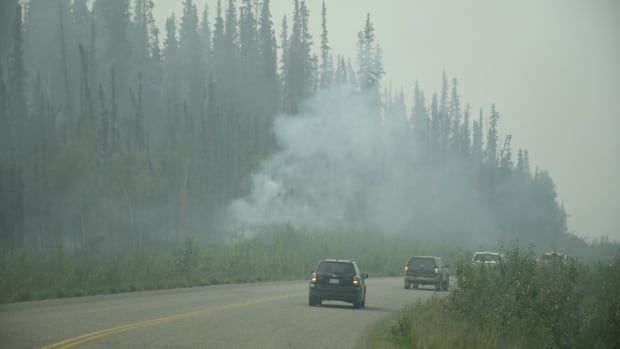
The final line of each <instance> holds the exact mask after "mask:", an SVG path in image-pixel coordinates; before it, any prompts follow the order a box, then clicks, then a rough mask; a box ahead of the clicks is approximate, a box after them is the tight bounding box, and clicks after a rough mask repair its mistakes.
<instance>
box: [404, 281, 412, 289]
mask: <svg viewBox="0 0 620 349" xmlns="http://www.w3.org/2000/svg"><path fill="white" fill-rule="evenodd" d="M409 288H411V283H409V282H405V290H408V289H409Z"/></svg>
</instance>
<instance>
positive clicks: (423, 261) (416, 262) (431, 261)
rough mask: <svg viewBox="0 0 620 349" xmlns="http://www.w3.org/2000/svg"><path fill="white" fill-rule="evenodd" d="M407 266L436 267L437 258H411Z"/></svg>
mask: <svg viewBox="0 0 620 349" xmlns="http://www.w3.org/2000/svg"><path fill="white" fill-rule="evenodd" d="M407 265H408V266H410V267H413V266H424V267H435V258H429V257H411V259H410V260H409V263H408V264H407Z"/></svg>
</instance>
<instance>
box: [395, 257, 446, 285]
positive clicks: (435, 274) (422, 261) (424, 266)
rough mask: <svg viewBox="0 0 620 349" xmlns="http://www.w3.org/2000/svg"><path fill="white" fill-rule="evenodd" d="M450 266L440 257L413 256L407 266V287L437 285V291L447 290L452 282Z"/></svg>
mask: <svg viewBox="0 0 620 349" xmlns="http://www.w3.org/2000/svg"><path fill="white" fill-rule="evenodd" d="M448 267H449V265H448V264H444V263H443V261H442V260H441V258H440V257H434V256H413V257H411V258H409V261H408V262H407V265H406V266H405V288H406V289H409V288H411V286H413V288H418V286H419V285H435V288H436V289H437V291H441V290H444V291H447V290H448V286H449V283H450V272H449V271H448Z"/></svg>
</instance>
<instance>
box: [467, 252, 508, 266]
mask: <svg viewBox="0 0 620 349" xmlns="http://www.w3.org/2000/svg"><path fill="white" fill-rule="evenodd" d="M503 262H504V256H503V255H502V254H501V253H499V252H474V255H473V257H472V258H471V263H472V264H477V265H484V266H487V267H496V266H498V265H501V264H502V263H503Z"/></svg>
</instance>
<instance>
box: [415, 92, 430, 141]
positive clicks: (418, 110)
mask: <svg viewBox="0 0 620 349" xmlns="http://www.w3.org/2000/svg"><path fill="white" fill-rule="evenodd" d="M411 120H412V124H413V132H414V137H415V138H416V141H418V142H422V143H424V141H425V140H424V139H423V138H424V136H425V135H426V134H427V132H428V127H429V125H428V115H427V110H426V102H425V100H424V91H422V90H421V89H420V85H419V84H418V81H416V82H415V87H414V89H413V110H412V111H411Z"/></svg>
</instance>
